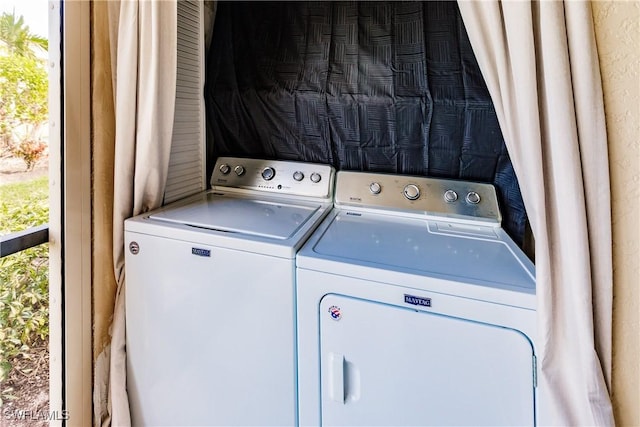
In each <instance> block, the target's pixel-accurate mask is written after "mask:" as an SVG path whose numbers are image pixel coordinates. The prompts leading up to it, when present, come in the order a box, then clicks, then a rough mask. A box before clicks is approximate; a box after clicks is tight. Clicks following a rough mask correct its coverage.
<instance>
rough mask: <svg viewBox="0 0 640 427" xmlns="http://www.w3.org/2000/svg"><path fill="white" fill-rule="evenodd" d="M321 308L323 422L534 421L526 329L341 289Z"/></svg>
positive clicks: (481, 423)
mask: <svg viewBox="0 0 640 427" xmlns="http://www.w3.org/2000/svg"><path fill="white" fill-rule="evenodd" d="M319 310H320V312H319V317H320V352H321V355H320V361H321V362H320V363H321V366H320V375H321V388H322V390H321V399H322V415H321V416H322V425H323V426H356V425H358V426H364V425H366V426H374V425H384V426H390V425H394V426H417V425H422V426H425V425H437V426H444V425H452V426H465V425H466V426H468V425H474V426H516V425H517V426H526V425H534V422H535V420H534V408H535V406H534V404H535V402H534V383H533V381H534V373H533V348H532V346H531V343H530V342H529V340H528V339H527V338H526V337H525V336H524V335H522V334H521V333H520V332H517V331H514V330H512V329H506V328H502V327H496V326H493V325H487V324H483V323H478V322H473V321H469V320H463V319H458V318H453V317H448V316H442V315H435V314H431V313H425V312H421V311H414V310H411V309H408V308H400V307H394V306H391V305H387V304H381V303H378V302H372V301H366V300H361V299H357V298H352V297H345V296H340V295H333V294H330V295H327V296H325V297H324V298H323V299H322V303H321V304H320V306H319Z"/></svg>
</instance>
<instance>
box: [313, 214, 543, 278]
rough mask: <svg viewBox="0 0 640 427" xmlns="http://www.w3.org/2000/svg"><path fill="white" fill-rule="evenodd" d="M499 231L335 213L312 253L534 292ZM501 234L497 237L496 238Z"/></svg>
mask: <svg viewBox="0 0 640 427" xmlns="http://www.w3.org/2000/svg"><path fill="white" fill-rule="evenodd" d="M501 231H502V230H501V229H500V228H494V227H486V226H480V225H478V226H477V225H473V224H460V225H456V224H450V223H447V222H439V221H429V220H419V219H411V218H402V217H392V216H387V215H376V214H370V213H354V212H348V211H347V212H345V211H341V212H340V213H339V214H337V215H336V217H335V219H334V220H333V222H332V223H331V225H330V226H329V227H328V228H327V229H326V231H325V232H324V233H323V235H322V237H321V238H320V239H319V240H318V241H317V243H316V244H315V245H314V247H313V251H314V252H316V253H317V254H319V255H323V256H328V257H330V258H331V259H333V260H342V261H344V262H351V263H355V264H360V265H368V266H373V267H378V268H383V269H390V270H395V271H401V272H407V273H413V274H416V273H417V274H420V275H424V276H433V275H434V274H435V275H439V276H448V277H458V278H464V279H467V280H471V281H478V280H480V281H483V282H490V283H502V284H505V285H509V286H516V287H519V288H529V289H533V288H535V278H534V277H533V276H532V275H531V274H530V272H529V271H528V270H527V269H526V268H525V266H524V265H523V263H522V262H521V260H520V259H519V258H518V257H517V256H516V254H515V253H514V252H513V250H512V248H511V247H510V245H509V244H508V243H507V241H506V240H505V239H503V238H501V237H500V236H499V234H498V232H501ZM500 234H503V233H500Z"/></svg>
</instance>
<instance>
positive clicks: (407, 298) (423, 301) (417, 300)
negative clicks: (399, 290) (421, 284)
mask: <svg viewBox="0 0 640 427" xmlns="http://www.w3.org/2000/svg"><path fill="white" fill-rule="evenodd" d="M404 302H406V303H407V304H411V305H421V306H423V307H431V298H422V297H416V296H413V295H407V294H404Z"/></svg>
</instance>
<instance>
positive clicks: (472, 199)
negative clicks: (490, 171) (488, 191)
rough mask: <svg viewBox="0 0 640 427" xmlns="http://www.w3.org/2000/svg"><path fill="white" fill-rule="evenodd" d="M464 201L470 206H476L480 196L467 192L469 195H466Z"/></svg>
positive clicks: (473, 192)
mask: <svg viewBox="0 0 640 427" xmlns="http://www.w3.org/2000/svg"><path fill="white" fill-rule="evenodd" d="M466 200H467V203H470V204H472V205H477V204H478V203H480V195H479V194H478V193H476V192H475V191H469V193H468V194H467V197H466Z"/></svg>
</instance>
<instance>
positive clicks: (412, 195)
mask: <svg viewBox="0 0 640 427" xmlns="http://www.w3.org/2000/svg"><path fill="white" fill-rule="evenodd" d="M402 192H403V193H404V197H406V198H407V199H409V200H417V199H418V198H420V189H419V188H418V186H417V185H415V184H409V185H406V186H405V187H404V190H402Z"/></svg>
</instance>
